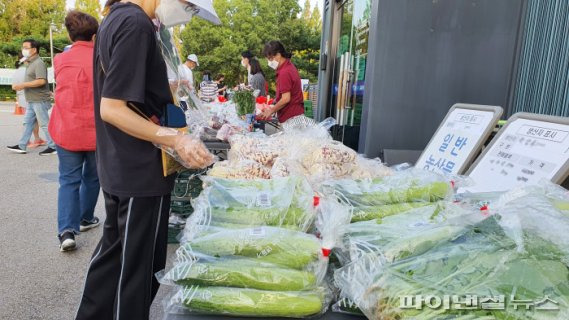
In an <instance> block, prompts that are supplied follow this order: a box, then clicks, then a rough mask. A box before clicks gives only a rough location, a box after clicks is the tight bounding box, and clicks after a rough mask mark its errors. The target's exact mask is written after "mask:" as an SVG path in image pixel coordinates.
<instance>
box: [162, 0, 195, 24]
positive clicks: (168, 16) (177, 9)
mask: <svg viewBox="0 0 569 320" xmlns="http://www.w3.org/2000/svg"><path fill="white" fill-rule="evenodd" d="M195 13H196V10H195V8H194V7H193V6H192V5H191V4H189V3H188V2H185V1H180V0H162V1H160V4H159V5H158V7H157V8H156V12H155V14H156V18H158V20H159V21H160V22H161V23H162V24H163V25H164V26H165V27H166V28H170V27H173V26H177V25H181V24H186V23H188V22H190V21H191V20H192V17H193V16H194V14H195Z"/></svg>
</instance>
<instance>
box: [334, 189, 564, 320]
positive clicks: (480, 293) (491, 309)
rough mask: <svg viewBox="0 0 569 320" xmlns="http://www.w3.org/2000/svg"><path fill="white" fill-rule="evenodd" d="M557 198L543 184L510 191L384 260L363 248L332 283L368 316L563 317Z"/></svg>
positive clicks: (560, 222) (561, 231) (561, 234)
mask: <svg viewBox="0 0 569 320" xmlns="http://www.w3.org/2000/svg"><path fill="white" fill-rule="evenodd" d="M560 199H563V198H559V195H554V193H553V194H552V193H548V192H547V191H545V189H544V188H543V187H528V188H523V189H518V190H512V191H511V192H508V193H506V194H504V195H503V197H502V199H501V200H499V202H498V205H496V204H495V205H494V208H493V209H491V210H490V211H491V212H492V214H487V215H486V216H487V218H485V219H483V220H481V221H478V222H476V221H472V220H468V219H457V221H459V220H462V226H461V225H460V223H459V222H457V223H455V224H454V227H456V228H457V230H456V231H454V232H451V233H449V234H448V235H447V236H443V237H439V238H437V239H433V241H430V242H429V243H428V246H425V247H424V248H423V250H420V251H417V252H416V253H417V254H415V255H412V256H409V257H407V258H404V257H402V259H400V260H395V261H394V262H392V263H389V262H386V261H385V260H384V259H383V257H382V255H381V254H367V255H364V256H362V257H361V258H360V259H358V260H356V261H354V262H353V263H351V264H349V265H347V266H345V267H343V268H341V269H339V270H337V271H336V272H335V282H336V284H337V285H338V286H339V288H340V289H341V291H342V296H343V297H346V298H349V299H352V300H353V301H354V302H355V303H356V304H357V305H358V307H360V309H362V311H364V313H365V315H366V316H367V317H368V318H369V319H397V318H401V319H406V318H413V319H443V318H444V319H447V318H457V317H459V316H462V317H464V318H473V319H474V318H482V317H486V318H492V319H494V318H497V319H568V318H569V282H568V281H567V279H568V277H569V249H568V248H569V233H567V230H569V218H568V217H567V216H566V215H565V213H564V212H562V210H559V209H558V208H557V206H556V201H557V200H560ZM480 216H483V214H480ZM458 228H460V230H458ZM426 232H427V234H428V233H429V232H432V229H428V230H426ZM420 235H421V233H420V232H419V233H417V236H420ZM402 241H403V240H402ZM404 241H408V240H406V239H404ZM395 244H396V245H397V241H396V242H395Z"/></svg>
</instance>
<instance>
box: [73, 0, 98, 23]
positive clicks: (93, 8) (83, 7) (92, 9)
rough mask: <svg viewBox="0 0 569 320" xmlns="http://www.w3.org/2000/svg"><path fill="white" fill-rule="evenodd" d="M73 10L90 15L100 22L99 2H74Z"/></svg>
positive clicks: (84, 0) (85, 0)
mask: <svg viewBox="0 0 569 320" xmlns="http://www.w3.org/2000/svg"><path fill="white" fill-rule="evenodd" d="M75 9H76V10H79V11H81V12H85V13H87V14H90V15H92V16H93V17H95V18H97V20H99V21H101V3H100V2H99V0H76V1H75Z"/></svg>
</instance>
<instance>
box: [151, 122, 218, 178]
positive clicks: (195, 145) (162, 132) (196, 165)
mask: <svg viewBox="0 0 569 320" xmlns="http://www.w3.org/2000/svg"><path fill="white" fill-rule="evenodd" d="M156 135H157V136H176V142H175V144H174V146H173V148H170V147H166V146H158V147H159V148H160V149H162V150H164V151H165V152H166V153H167V154H169V155H170V156H171V157H172V158H174V159H175V160H176V161H177V162H178V163H180V164H181V165H183V166H184V167H186V168H188V169H200V168H205V167H208V166H210V165H212V164H213V163H214V162H215V161H216V157H215V156H214V155H213V154H211V153H210V152H209V151H208V150H207V148H206V147H205V145H204V144H203V142H202V141H201V140H200V139H199V138H197V137H196V136H194V135H190V134H183V133H181V132H180V131H179V130H177V129H173V128H165V127H161V128H160V129H159V130H158V131H157V133H156Z"/></svg>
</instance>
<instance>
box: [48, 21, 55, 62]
mask: <svg viewBox="0 0 569 320" xmlns="http://www.w3.org/2000/svg"><path fill="white" fill-rule="evenodd" d="M54 26H55V24H54V23H53V22H52V23H50V24H49V50H50V52H51V67H52V68H53V27H54Z"/></svg>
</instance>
